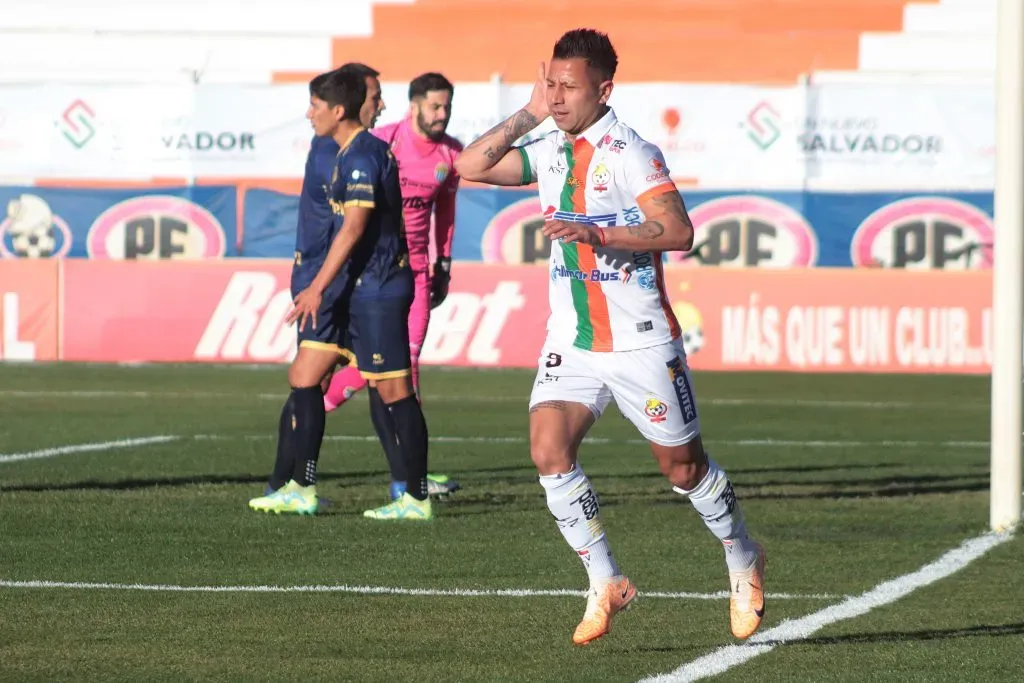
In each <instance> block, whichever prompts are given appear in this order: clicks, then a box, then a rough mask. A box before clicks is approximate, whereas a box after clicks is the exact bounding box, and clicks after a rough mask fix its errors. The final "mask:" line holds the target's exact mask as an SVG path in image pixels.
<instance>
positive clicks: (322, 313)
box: [295, 298, 349, 355]
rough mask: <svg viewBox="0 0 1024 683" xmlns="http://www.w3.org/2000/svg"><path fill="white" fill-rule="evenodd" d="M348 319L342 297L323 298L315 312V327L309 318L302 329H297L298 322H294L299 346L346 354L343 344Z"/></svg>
mask: <svg viewBox="0 0 1024 683" xmlns="http://www.w3.org/2000/svg"><path fill="white" fill-rule="evenodd" d="M348 320H349V317H348V307H347V306H346V305H345V304H344V302H343V300H342V299H331V300H327V299H326V298H325V299H324V301H323V302H321V304H320V310H318V311H317V313H316V328H314V327H313V321H312V319H309V318H307V319H306V328H305V329H304V330H299V329H298V326H299V323H298V322H296V323H295V329H296V331H297V333H298V337H299V346H305V347H307V348H313V349H323V350H325V351H334V352H336V353H339V354H341V355H346V354H345V351H344V346H345V335H346V332H347V330H348Z"/></svg>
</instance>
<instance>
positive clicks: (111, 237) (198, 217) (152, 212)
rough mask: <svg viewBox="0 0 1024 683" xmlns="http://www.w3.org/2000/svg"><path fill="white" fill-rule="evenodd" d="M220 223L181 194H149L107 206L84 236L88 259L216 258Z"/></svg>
mask: <svg viewBox="0 0 1024 683" xmlns="http://www.w3.org/2000/svg"><path fill="white" fill-rule="evenodd" d="M225 242H226V238H225V237H224V228H223V227H221V224H220V223H219V222H218V221H217V219H216V218H215V217H214V216H213V214H212V213H210V212H209V211H207V210H206V209H204V208H203V207H201V206H199V205H198V204H195V203H193V202H191V201H189V200H187V199H185V198H183V197H172V196H168V195H148V196H143V197H134V198H132V199H127V200H125V201H123V202H120V203H118V204H115V205H114V206H112V207H110V208H109V209H107V210H106V211H104V212H103V213H102V214H100V215H99V217H98V218H97V219H96V220H95V221H93V224H92V226H91V227H90V228H89V234H88V236H87V237H86V248H87V250H88V252H89V256H90V258H105V259H118V260H127V261H132V260H138V259H147V260H165V259H175V260H176V259H205V258H220V257H222V256H223V255H224V246H225Z"/></svg>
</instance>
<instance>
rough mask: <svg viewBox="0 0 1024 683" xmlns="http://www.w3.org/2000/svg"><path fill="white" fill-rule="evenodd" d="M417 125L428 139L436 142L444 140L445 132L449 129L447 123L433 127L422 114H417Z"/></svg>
mask: <svg viewBox="0 0 1024 683" xmlns="http://www.w3.org/2000/svg"><path fill="white" fill-rule="evenodd" d="M416 125H417V126H419V129H420V130H422V131H423V132H424V133H426V135H427V137H428V138H430V139H431V140H433V141H434V142H438V141H439V140H440V139H441V138H443V137H444V133H445V131H446V130H447V129H448V122H447V121H443V122H440V123H436V124H434V125H433V126H431V125H430V123H429V122H427V121H426V120H425V119H424V118H423V115H422V114H416Z"/></svg>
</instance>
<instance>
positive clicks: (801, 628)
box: [640, 532, 1013, 683]
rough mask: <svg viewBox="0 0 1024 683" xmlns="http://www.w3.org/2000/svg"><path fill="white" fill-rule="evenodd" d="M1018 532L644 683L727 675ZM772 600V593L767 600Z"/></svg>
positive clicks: (988, 539)
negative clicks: (738, 667) (725, 673)
mask: <svg viewBox="0 0 1024 683" xmlns="http://www.w3.org/2000/svg"><path fill="white" fill-rule="evenodd" d="M1012 537H1013V533H1012V532H1001V533H987V534H983V535H981V536H977V537H975V538H971V539H968V540H966V541H964V542H963V543H962V544H961V545H960V546H959V547H958V548H954V549H953V550H950V551H949V552H947V553H945V554H944V555H943V556H942V557H940V558H939V559H937V560H935V561H934V562H931V563H929V564H926V565H924V566H923V567H921V568H920V569H918V570H917V571H915V572H911V573H910V574H904V575H903V576H899V577H897V578H895V579H891V580H889V581H885V582H884V583H880V584H878V585H877V586H875V587H874V588H872V589H871V590H869V591H867V592H866V593H862V594H861V595H856V596H849V597H847V598H846V599H845V600H844V601H843V602H840V603H837V604H835V605H830V606H828V607H826V608H824V609H821V610H819V611H817V612H813V613H811V614H808V615H806V616H803V617H800V618H798V619H787V620H786V621H783V622H782V623H781V624H779V625H778V626H774V627H772V628H770V629H767V630H765V631H760V632H758V633H755V634H754V635H753V636H751V637H750V639H749V640H747V641H746V642H745V643H744V644H742V645H726V646H724V647H720V648H718V649H717V650H714V651H712V652H709V653H708V654H706V655H704V656H702V657H698V658H697V659H695V660H693V661H692V662H689V663H687V664H683V665H682V666H680V667H679V668H678V669H676V670H675V671H672V672H670V673H667V674H662V675H658V676H652V677H650V678H644V679H641V681H640V683H688V682H689V681H698V680H700V679H702V678H708V677H710V676H716V675H718V674H720V673H724V672H726V671H728V670H729V669H731V668H733V667H734V666H739V665H740V664H743V663H745V662H747V661H749V660H751V659H753V658H754V657H757V656H759V655H763V654H767V653H769V652H771V651H772V650H774V649H775V647H776V646H778V645H784V644H786V643H795V642H799V641H801V640H804V639H806V638H809V637H810V636H812V635H813V634H815V633H816V632H818V631H820V630H821V629H823V628H824V627H826V626H828V625H830V624H834V623H836V622H838V621H845V620H846V619H853V618H854V617H859V616H862V615H864V614H867V613H868V612H870V611H871V610H874V609H876V608H878V607H883V606H885V605H888V604H890V603H893V602H896V601H897V600H899V599H900V598H903V597H905V596H907V595H909V594H911V593H913V592H914V591H916V590H917V589H918V588H924V587H925V586H928V585H930V584H933V583H935V582H936V581H939V580H941V579H944V578H946V577H948V576H951V575H952V574H955V573H956V572H958V571H960V570H961V569H963V568H964V567H966V566H967V565H968V564H970V563H971V562H973V561H974V560H976V559H978V558H979V557H981V556H982V555H984V554H985V553H987V552H988V551H989V550H991V549H992V548H995V547H996V546H998V545H1000V544H1002V543H1005V542H1006V541H1009V540H1010V539H1011V538H1012ZM765 599H766V600H771V594H768V595H767V596H766V598H765Z"/></svg>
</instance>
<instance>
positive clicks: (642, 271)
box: [625, 251, 658, 292]
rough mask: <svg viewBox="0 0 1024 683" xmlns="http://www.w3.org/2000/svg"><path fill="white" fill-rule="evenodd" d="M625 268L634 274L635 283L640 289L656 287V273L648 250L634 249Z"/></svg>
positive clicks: (652, 258) (646, 289) (647, 289)
mask: <svg viewBox="0 0 1024 683" xmlns="http://www.w3.org/2000/svg"><path fill="white" fill-rule="evenodd" d="M625 269H626V270H628V271H629V272H630V273H631V274H635V275H636V285H637V287H639V288H640V289H643V290H645V291H648V292H649V291H652V290H654V289H655V288H657V286H658V275H657V273H656V272H655V270H654V257H653V256H651V253H650V252H649V251H634V252H633V254H632V258H631V261H630V263H629V264H627V265H626V266H625Z"/></svg>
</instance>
